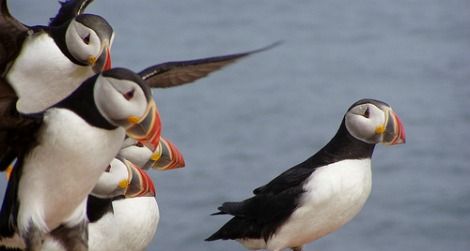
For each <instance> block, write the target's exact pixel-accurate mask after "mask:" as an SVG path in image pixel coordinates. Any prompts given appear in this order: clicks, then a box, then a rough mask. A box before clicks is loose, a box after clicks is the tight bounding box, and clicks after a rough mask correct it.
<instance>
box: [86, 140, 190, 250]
mask: <svg viewBox="0 0 470 251" xmlns="http://www.w3.org/2000/svg"><path fill="white" fill-rule="evenodd" d="M165 141H166V142H169V141H168V140H165ZM137 144H138V146H136V147H137V148H136V149H134V150H133V151H131V152H129V151H125V152H124V153H123V150H124V149H125V148H128V147H129V146H126V147H123V148H122V149H121V151H120V154H119V155H118V156H119V157H117V158H116V159H118V160H121V163H120V166H121V168H122V167H124V166H125V167H127V169H128V170H129V181H128V182H124V181H123V180H121V181H120V182H117V181H118V180H119V178H115V179H114V180H115V181H114V183H109V184H114V190H113V189H109V191H119V190H120V189H122V188H123V187H126V188H125V193H124V194H123V196H116V197H112V198H110V196H108V195H107V194H104V196H103V193H97V192H96V191H93V192H92V195H91V196H90V197H89V201H88V207H87V215H88V218H89V219H90V224H89V248H90V250H97V251H98V250H99V251H125V250H136V251H143V250H146V248H147V247H148V245H149V244H150V242H151V241H152V239H153V237H154V236H155V233H156V231H157V228H158V222H159V219H160V212H159V209H158V203H157V201H156V198H155V196H156V190H155V186H154V184H153V181H152V179H151V178H150V176H149V175H148V174H147V172H146V171H145V170H144V169H143V168H142V167H140V166H139V165H137V164H135V162H143V163H146V162H147V161H149V159H148V158H149V155H147V154H145V153H147V149H146V146H141V145H140V143H137ZM171 150H172V152H171V154H170V153H169V152H163V153H162V155H160V157H161V158H160V159H158V160H151V161H152V162H156V164H155V165H160V166H161V165H165V164H164V163H167V161H168V160H170V162H172V163H173V164H172V166H173V167H174V168H181V167H183V166H184V159H183V156H182V155H181V153H180V152H179V151H178V150H177V148H172V149H171ZM139 151H142V152H144V153H139ZM144 156H146V157H144ZM142 158H143V159H142ZM131 159H132V160H134V161H135V162H132V161H130V160H131ZM159 161H162V162H163V164H158V162H159ZM166 170H169V169H166ZM126 184H127V186H126ZM112 187H113V186H111V188H112ZM95 189H96V187H95ZM112 193H113V192H111V194H112Z"/></svg>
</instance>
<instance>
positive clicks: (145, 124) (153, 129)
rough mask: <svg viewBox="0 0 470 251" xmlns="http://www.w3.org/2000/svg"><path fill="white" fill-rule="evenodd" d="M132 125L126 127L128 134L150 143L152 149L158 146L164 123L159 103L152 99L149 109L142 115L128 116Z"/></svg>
mask: <svg viewBox="0 0 470 251" xmlns="http://www.w3.org/2000/svg"><path fill="white" fill-rule="evenodd" d="M128 122H129V124H130V126H129V127H128V128H127V129H126V132H127V135H128V136H129V137H131V138H133V139H135V140H137V141H141V142H145V143H148V144H150V145H151V146H152V149H155V148H157V147H158V144H159V142H160V133H161V130H162V123H161V120H160V113H159V112H158V109H157V104H155V101H154V100H153V99H152V100H150V102H149V104H148V106H147V110H146V111H145V113H144V115H143V116H142V117H140V118H139V117H134V116H131V117H129V118H128Z"/></svg>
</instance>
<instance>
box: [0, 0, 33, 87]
mask: <svg viewBox="0 0 470 251" xmlns="http://www.w3.org/2000/svg"><path fill="white" fill-rule="evenodd" d="M0 1H1V2H0V71H1V73H2V74H3V72H4V71H5V70H6V67H7V65H8V63H9V62H10V61H11V60H13V58H15V57H16V55H17V54H18V53H19V51H20V49H21V45H22V43H23V40H24V39H25V38H26V36H27V34H28V33H27V31H28V30H29V28H28V27H26V26H25V25H24V24H22V23H21V22H19V21H18V20H17V19H16V18H14V17H13V16H12V15H11V14H10V11H9V10H8V6H7V1H6V0H0ZM0 84H3V83H0Z"/></svg>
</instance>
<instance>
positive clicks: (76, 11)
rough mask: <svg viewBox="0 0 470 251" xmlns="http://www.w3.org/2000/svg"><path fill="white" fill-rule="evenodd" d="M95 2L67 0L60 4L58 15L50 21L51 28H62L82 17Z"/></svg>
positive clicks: (89, 0) (91, 0)
mask: <svg viewBox="0 0 470 251" xmlns="http://www.w3.org/2000/svg"><path fill="white" fill-rule="evenodd" d="M91 2H93V0H66V1H64V2H60V5H61V6H60V9H59V12H58V13H57V15H56V16H55V17H53V18H51V19H50V22H49V26H61V25H63V24H65V23H67V22H68V21H70V20H71V19H72V18H74V17H76V16H78V15H80V14H81V13H83V11H85V8H86V7H87V6H88V5H89V4H90V3H91Z"/></svg>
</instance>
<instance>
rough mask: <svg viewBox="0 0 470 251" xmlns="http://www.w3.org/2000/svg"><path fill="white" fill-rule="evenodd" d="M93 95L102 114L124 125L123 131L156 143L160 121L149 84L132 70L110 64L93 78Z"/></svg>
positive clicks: (119, 124)
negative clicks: (109, 68)
mask: <svg viewBox="0 0 470 251" xmlns="http://www.w3.org/2000/svg"><path fill="white" fill-rule="evenodd" d="M93 88H94V90H93V96H94V97H93V98H94V101H95V104H96V107H97V108H98V110H99V112H100V113H101V114H102V116H103V117H104V118H105V119H106V120H107V121H108V122H109V123H111V124H113V125H115V126H120V127H123V128H125V129H126V132H127V135H128V136H129V137H131V138H134V139H136V140H138V141H142V142H146V143H148V144H149V145H151V146H153V147H157V146H158V144H159V141H160V132H161V121H160V115H159V113H158V110H157V105H156V104H155V101H154V100H153V97H152V93H151V91H150V88H149V87H148V86H147V85H146V84H145V83H144V82H143V80H142V78H141V77H140V76H139V75H137V74H136V73H134V72H132V71H130V70H127V69H124V68H113V69H111V70H109V71H105V72H103V73H101V74H99V75H98V76H97V78H96V80H95V85H94V87H93Z"/></svg>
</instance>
